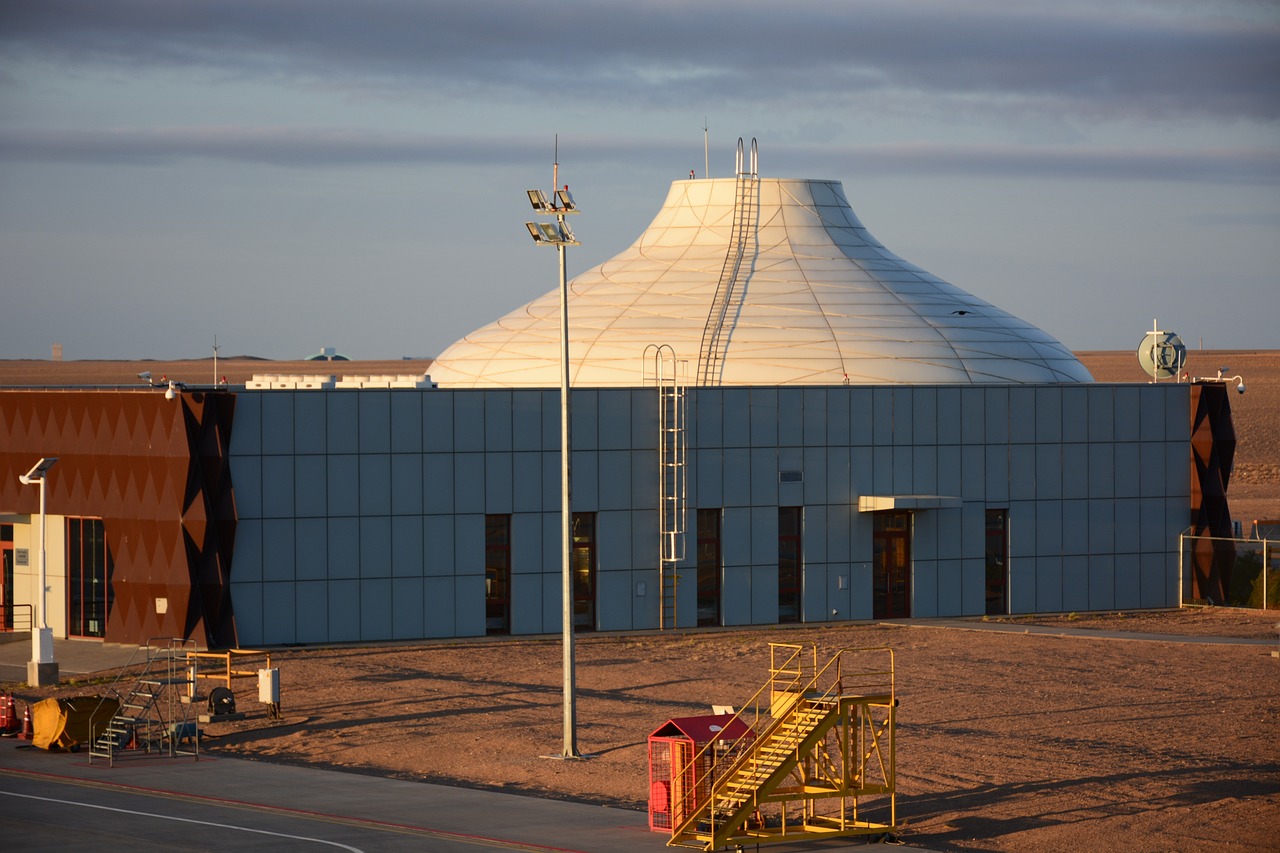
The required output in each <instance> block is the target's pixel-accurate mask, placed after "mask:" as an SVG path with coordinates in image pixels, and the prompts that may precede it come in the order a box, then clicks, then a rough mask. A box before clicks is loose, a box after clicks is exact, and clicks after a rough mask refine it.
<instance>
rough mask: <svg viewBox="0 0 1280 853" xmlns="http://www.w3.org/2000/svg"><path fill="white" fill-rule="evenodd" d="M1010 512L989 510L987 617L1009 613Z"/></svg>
mask: <svg viewBox="0 0 1280 853" xmlns="http://www.w3.org/2000/svg"><path fill="white" fill-rule="evenodd" d="M1008 528H1009V511H1008V510H1007V509H989V510H987V615H988V616H995V615H1002V614H1006V613H1008V612H1009V604H1008V600H1007V598H1006V590H1007V588H1008V583H1009V574H1008V571H1009V560H1008V557H1009V535H1008Z"/></svg>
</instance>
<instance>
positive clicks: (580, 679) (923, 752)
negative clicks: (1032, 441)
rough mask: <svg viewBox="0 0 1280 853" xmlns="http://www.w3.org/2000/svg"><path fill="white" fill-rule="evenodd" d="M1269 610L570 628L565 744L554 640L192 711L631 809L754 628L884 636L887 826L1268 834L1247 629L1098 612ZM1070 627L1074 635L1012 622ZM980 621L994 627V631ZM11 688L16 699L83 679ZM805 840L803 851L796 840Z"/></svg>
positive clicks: (916, 831)
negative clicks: (893, 698) (682, 723)
mask: <svg viewBox="0 0 1280 853" xmlns="http://www.w3.org/2000/svg"><path fill="white" fill-rule="evenodd" d="M1276 621H1277V614H1276V613H1274V612H1271V613H1262V612H1258V611H1240V610H1226V609H1222V608H1216V609H1213V608H1211V609H1188V610H1183V611H1165V612H1155V613H1152V612H1143V613H1124V614H1097V615H1095V614H1085V615H1081V616H1075V617H1067V616H1063V617H1038V618H1035V619H1028V620H1017V619H1006V620H1000V621H999V622H998V623H996V624H995V625H994V626H993V625H992V623H989V622H986V621H985V620H981V619H973V620H965V621H964V622H963V623H962V624H963V625H964V626H965V627H958V628H957V627H943V626H941V625H940V624H939V623H937V622H932V621H930V620H922V621H917V622H912V623H906V624H851V625H842V626H833V627H822V628H809V627H796V628H788V629H758V630H727V629H722V630H700V631H691V632H684V633H680V634H665V635H663V634H658V633H643V634H629V635H579V637H578V639H577V641H576V642H575V647H576V661H577V669H576V672H577V685H576V686H577V692H576V695H577V743H578V746H579V749H580V750H581V751H582V752H583V753H587V754H590V755H591V756H592V757H591V758H588V759H586V760H583V761H568V762H566V761H560V760H552V759H548V758H545V757H544V756H547V755H558V754H560V753H561V751H562V748H563V745H564V729H563V722H562V721H563V713H562V711H563V703H562V683H563V682H562V675H561V672H562V670H561V645H560V642H559V639H558V638H536V639H520V638H515V639H505V640H497V639H487V640H475V641H453V642H447V643H429V644H428V643H418V644H413V645H402V646H391V647H376V648H374V647H370V648H363V647H342V648H305V649H287V650H276V651H273V653H272V663H273V665H277V666H279V667H280V669H281V681H282V684H283V691H282V711H283V717H282V719H281V720H280V721H278V722H275V721H272V720H271V719H269V718H268V716H267V714H266V713H265V711H264V708H263V706H261V705H258V704H257V701H256V699H257V696H256V684H247V685H244V686H243V687H238V688H237V694H238V700H237V705H238V708H239V710H241V711H246V712H248V714H249V718H248V719H246V720H245V721H242V722H235V723H210V724H208V725H206V726H204V727H203V730H204V733H205V737H204V741H203V748H204V749H205V750H206V751H210V752H214V753H217V754H227V755H237V756H241V757H245V758H251V759H258V760H264V761H276V762H287V763H294V764H306V765H314V766H320V767H326V768H333V769H339V770H345V771H351V772H360V773H370V774H377V775H390V776H395V777H398V778H403V779H410V780H421V781H429V782H438V783H445V784H454V785H465V786H473V787H481V788H488V789H494V790H502V791H508V792H513V793H519V794H528V795H534V796H543V797H556V798H565V799H572V800H577V801H585V802H591V803H602V804H611V805H618V806H622V807H627V808H635V809H644V808H646V799H645V798H646V796H647V791H648V775H647V774H648V767H647V761H648V757H647V749H646V743H647V737H648V735H649V734H650V733H651V732H653V731H654V730H655V729H657V728H658V727H659V726H660V725H661V724H662V723H664V722H665V721H666V720H667V719H670V718H672V717H681V716H693V715H699V714H704V713H708V712H709V711H710V705H711V704H713V703H715V704H729V705H737V706H741V705H742V704H743V703H744V702H745V701H746V700H747V699H748V698H749V697H750V696H751V695H752V694H753V693H754V692H755V691H756V689H757V688H759V687H760V686H761V685H763V684H764V682H765V680H766V678H767V675H768V666H769V656H768V643H769V642H771V641H774V642H786V643H816V644H817V647H818V649H819V658H820V659H821V660H825V659H826V658H827V656H829V655H830V653H832V652H834V651H835V650H837V649H840V648H849V647H866V646H877V647H878V646H883V647H888V648H890V649H892V650H893V652H894V655H895V658H896V676H897V688H898V695H899V698H900V701H901V707H900V710H899V718H898V720H899V726H898V787H899V792H900V793H899V799H898V813H899V817H900V820H901V822H902V829H901V831H900V833H899V837H900V838H901V839H902V840H904V841H906V842H907V843H910V844H916V845H920V846H924V847H928V848H931V849H935V850H943V851H946V850H987V851H1023V850H1045V851H1054V850H1062V851H1082V850H1102V849H1108V850H1126V851H1147V850H1150V851H1165V850H1170V851H1171V850H1179V851H1185V850H1206V851H1207V850H1224V849H1228V850H1242V851H1273V850H1275V849H1276V839H1277V838H1280V749H1278V748H1277V743H1278V742H1280V658H1276V657H1273V656H1272V655H1271V654H1270V651H1271V650H1272V649H1274V648H1277V646H1276V645H1274V644H1268V645H1223V644H1204V643H1187V642H1165V641H1146V640H1133V639H1113V638H1111V634H1112V633H1113V632H1116V631H1121V632H1130V631H1139V632H1159V633H1165V634H1182V635H1187V636H1192V637H1205V636H1219V635H1225V636H1243V637H1255V638H1274V637H1276ZM1031 625H1040V626H1047V627H1048V628H1050V629H1051V630H1062V629H1073V630H1076V632H1077V633H1078V634H1079V636H1076V635H1072V636H1063V635H1054V634H1049V635H1044V634H1037V633H1031V632H1029V630H1028V629H1029V626H1031ZM992 627H997V628H1012V629H1013V630H1003V631H997V630H992ZM102 689H103V688H102V686H101V684H97V685H94V684H79V685H64V686H62V687H60V688H57V689H56V690H48V689H46V690H41V691H33V690H30V689H27V688H22V687H18V688H17V689H16V692H17V694H18V697H19V700H23V701H24V700H28V699H34V698H38V697H39V696H43V695H49V694H52V693H58V694H62V695H80V694H83V693H86V692H94V691H101V690H102ZM816 849H821V848H820V847H819V848H816Z"/></svg>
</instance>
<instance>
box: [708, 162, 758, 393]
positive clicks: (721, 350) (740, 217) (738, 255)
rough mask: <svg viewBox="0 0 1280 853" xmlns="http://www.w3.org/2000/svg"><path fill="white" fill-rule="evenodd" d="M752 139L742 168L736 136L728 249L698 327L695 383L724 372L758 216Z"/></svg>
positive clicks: (715, 381) (712, 382)
mask: <svg viewBox="0 0 1280 853" xmlns="http://www.w3.org/2000/svg"><path fill="white" fill-rule="evenodd" d="M757 163H758V151H757V148H756V141H755V140H754V139H752V140H751V165H750V167H749V168H744V164H743V158H742V138H741V137H739V138H738V159H737V179H738V183H737V190H736V194H735V196H734V202H733V228H732V230H731V231H730V232H729V250H728V252H727V253H726V254H725V258H724V266H723V267H721V269H720V281H719V282H718V283H717V284H716V292H715V295H714V296H713V297H712V300H711V310H710V311H709V312H708V313H707V323H706V325H705V326H704V327H703V329H702V343H701V345H700V347H699V350H698V377H697V382H698V385H699V387H705V386H708V385H719V384H720V382H721V379H722V377H723V372H724V356H725V353H726V352H727V351H728V349H729V338H730V336H731V334H732V332H733V325H734V323H735V322H736V321H737V316H738V310H739V309H740V308H741V307H742V295H743V291H744V290H745V287H744V285H745V282H744V281H743V279H742V263H743V260H744V259H745V258H746V254H747V243H748V242H750V240H751V238H752V237H753V236H754V235H755V233H756V226H757V224H758V220H759V216H760V199H759V196H760V172H759V167H758V165H757Z"/></svg>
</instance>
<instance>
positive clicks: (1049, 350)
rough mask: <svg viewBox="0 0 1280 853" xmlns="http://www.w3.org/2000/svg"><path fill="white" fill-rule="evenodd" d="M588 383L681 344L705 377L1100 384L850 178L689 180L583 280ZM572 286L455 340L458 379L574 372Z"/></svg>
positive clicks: (580, 379) (628, 377) (579, 356)
mask: <svg viewBox="0 0 1280 853" xmlns="http://www.w3.org/2000/svg"><path fill="white" fill-rule="evenodd" d="M568 313H569V328H570V345H569V353H570V376H571V379H572V382H573V384H574V386H576V387H581V386H587V387H601V386H637V385H641V384H643V369H644V363H645V351H646V348H647V347H649V346H650V345H653V344H657V345H669V346H670V347H672V349H673V350H674V352H675V355H676V358H678V359H680V360H684V361H687V363H688V364H689V365H690V369H689V374H690V376H691V379H692V378H694V377H696V384H704V385H785V384H805V385H837V384H843V383H850V384H855V385H862V384H873V385H874V384H911V383H919V384H974V383H1046V382H1048V383H1056V382H1089V381H1092V377H1091V376H1090V375H1089V372H1088V370H1086V369H1085V367H1084V365H1082V364H1081V363H1080V362H1079V361H1078V360H1076V358H1075V356H1073V355H1072V354H1071V352H1070V351H1069V350H1068V349H1067V348H1066V347H1065V346H1063V345H1062V344H1061V343H1059V342H1058V341H1057V340H1056V339H1054V338H1053V337H1052V336H1050V335H1048V334H1046V333H1045V332H1043V331H1041V330H1040V329H1038V328H1036V327H1035V326H1032V325H1031V324H1029V323H1026V322H1024V321H1022V320H1019V319H1018V318H1017V317H1014V316H1013V315H1011V314H1009V313H1007V312H1005V311H1002V310H1000V309H999V308H996V307H995V306H994V305H991V304H989V303H987V302H984V301H983V300H981V299H978V298H977V297H975V296H973V295H971V294H969V293H966V292H965V291H963V290H961V289H960V288H958V287H956V286H954V285H952V284H948V283H947V282H945V281H943V280H942V279H940V278H938V277H937V276H935V275H932V274H931V273H929V272H926V271H925V270H923V269H921V268H920V267H917V266H915V265H914V264H911V263H909V262H907V261H905V260H903V259H902V258H900V257H898V256H897V255H895V254H893V253H892V252H890V251H889V250H888V249H886V248H885V247H884V246H883V245H882V244H881V243H880V242H879V241H878V240H876V239H875V237H873V236H872V235H871V233H870V232H869V231H867V229H866V227H865V226H863V224H862V223H861V222H860V221H859V220H858V217H857V216H856V215H855V214H854V212H853V210H852V209H851V208H850V206H849V202H848V201H847V200H846V199H845V195H844V189H843V187H842V186H841V185H840V183H839V182H838V181H821V180H791V179H768V178H759V179H757V178H754V177H750V176H747V177H744V178H716V179H702V180H686V181H675V182H674V183H673V184H672V185H671V191H670V193H669V194H668V195H667V200H666V202H665V203H664V204H663V206H662V209H661V210H659V211H658V214H657V216H656V217H654V220H653V222H652V223H651V224H650V225H649V227H648V228H646V229H645V231H644V233H642V234H641V235H640V237H639V239H637V240H636V241H635V243H633V244H632V245H631V247H630V248H628V249H626V250H625V251H623V252H622V253H620V254H618V255H617V256H615V257H614V258H612V259H611V260H609V261H606V262H605V263H602V264H600V265H599V266H597V267H595V268H593V269H590V270H587V271H586V272H584V273H582V274H581V275H579V276H577V277H575V278H573V279H572V280H571V281H570V284H569V303H568ZM560 375H561V373H560V296H559V292H558V290H553V291H551V292H550V293H548V294H546V295H545V296H542V297H540V298H538V299H535V300H534V301H532V302H530V303H528V304H527V305H524V306H522V307H521V308H518V309H517V310H515V311H512V312H511V313H509V314H507V315H506V316H505V317H502V318H500V319H498V320H495V321H494V322H492V323H490V324H489V325H487V326H484V327H482V328H480V329H477V330H476V331H474V332H472V333H471V334H469V335H467V336H466V337H465V338H463V339H462V340H460V341H457V342H456V343H454V344H453V345H452V346H450V347H449V348H448V349H446V350H445V351H444V352H443V353H441V355H440V356H439V358H437V359H436V360H435V362H434V363H433V364H432V366H431V376H432V379H433V380H434V381H436V382H439V383H440V385H442V386H449V387H556V386H558V385H559V384H560Z"/></svg>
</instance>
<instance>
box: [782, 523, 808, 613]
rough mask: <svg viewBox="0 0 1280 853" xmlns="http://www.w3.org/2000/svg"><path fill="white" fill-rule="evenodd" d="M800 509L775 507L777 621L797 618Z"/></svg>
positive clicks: (801, 570) (801, 568) (800, 567)
mask: <svg viewBox="0 0 1280 853" xmlns="http://www.w3.org/2000/svg"><path fill="white" fill-rule="evenodd" d="M803 531H804V521H803V510H802V508H801V507H798V506H780V507H778V621H779V622H799V621H800V588H801V578H802V576H803V573H804V552H803V551H802V550H801V535H802V533H803Z"/></svg>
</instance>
